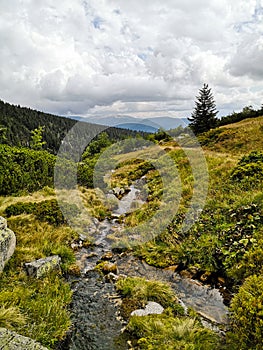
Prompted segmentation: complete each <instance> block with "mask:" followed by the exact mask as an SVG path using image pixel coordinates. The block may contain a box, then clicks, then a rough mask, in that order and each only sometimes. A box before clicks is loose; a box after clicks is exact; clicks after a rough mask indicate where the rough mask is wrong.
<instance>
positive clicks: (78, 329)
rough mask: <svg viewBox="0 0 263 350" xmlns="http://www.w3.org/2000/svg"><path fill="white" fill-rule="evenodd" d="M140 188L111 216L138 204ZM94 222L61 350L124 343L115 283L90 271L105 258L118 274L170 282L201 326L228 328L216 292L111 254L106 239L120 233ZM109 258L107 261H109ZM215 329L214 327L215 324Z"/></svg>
mask: <svg viewBox="0 0 263 350" xmlns="http://www.w3.org/2000/svg"><path fill="white" fill-rule="evenodd" d="M139 187H140V186H138V187H137V186H136V182H135V184H134V185H132V186H131V187H130V192H129V193H128V194H126V195H125V196H123V198H122V199H121V200H119V202H118V208H117V209H116V210H115V211H114V212H113V214H114V215H115V216H116V217H117V216H119V215H121V214H125V213H127V212H129V211H130V210H131V206H132V203H133V202H134V201H135V200H138V192H139V191H140V188H139ZM96 223H97V234H95V235H94V244H93V245H92V246H90V247H88V248H81V249H80V250H79V251H78V253H77V261H78V262H79V264H80V265H81V276H80V277H79V278H76V279H75V280H74V281H72V282H71V283H72V289H73V292H74V293H73V301H72V305H71V308H72V323H73V327H72V331H71V333H70V335H69V338H68V341H67V344H64V345H63V346H62V347H61V348H62V349H63V350H93V349H94V350H95V349H96V350H115V349H116V350H124V349H128V348H129V347H128V345H127V341H126V340H125V339H124V337H123V336H122V329H123V327H124V326H125V321H124V320H123V319H122V318H121V316H120V314H119V309H120V308H119V305H120V302H121V300H120V297H119V296H118V295H117V294H116V290H115V288H114V283H112V282H111V281H109V280H107V279H105V278H103V277H101V275H100V274H99V273H98V272H97V271H96V270H94V268H95V266H96V264H97V262H98V261H99V260H100V259H101V258H102V257H103V256H105V254H106V253H107V254H108V257H109V260H110V262H111V263H112V264H114V265H116V266H117V271H118V272H117V273H118V274H123V275H126V276H140V277H145V278H147V279H155V280H159V281H164V282H168V283H169V284H170V285H171V287H172V288H173V289H174V291H175V292H176V295H177V296H178V298H179V299H180V302H181V304H182V305H183V306H184V307H185V309H187V308H188V307H191V308H193V309H194V310H196V311H197V312H198V313H199V314H200V315H201V316H202V317H203V319H204V325H208V326H209V325H210V327H211V325H212V324H213V325H215V324H218V325H220V324H221V325H222V324H227V322H228V319H227V307H226V306H225V305H224V303H223V298H222V296H221V294H220V293H219V291H218V290H217V289H214V288H211V287H208V286H205V285H202V284H201V283H200V282H198V281H195V280H191V279H189V278H182V277H181V276H180V275H179V274H177V273H174V272H173V271H172V270H169V269H167V270H165V269H158V268H155V267H153V266H149V265H147V264H146V263H145V262H144V261H140V260H139V259H138V258H136V257H134V256H132V255H131V254H129V253H122V254H118V253H113V252H112V251H111V240H110V239H109V237H108V236H109V235H110V234H112V233H113V232H114V231H115V230H118V229H121V226H120V224H118V221H117V220H116V219H112V220H111V221H110V220H108V219H107V220H104V221H103V222H100V223H99V222H96ZM107 259H108V258H107ZM213 327H214V326H213Z"/></svg>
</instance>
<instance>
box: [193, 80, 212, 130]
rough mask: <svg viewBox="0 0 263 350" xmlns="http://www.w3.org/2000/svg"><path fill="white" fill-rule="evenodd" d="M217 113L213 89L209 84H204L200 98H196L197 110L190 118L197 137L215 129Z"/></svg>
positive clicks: (200, 91)
mask: <svg viewBox="0 0 263 350" xmlns="http://www.w3.org/2000/svg"><path fill="white" fill-rule="evenodd" d="M217 113H218V111H217V110H216V104H215V101H214V97H213V95H212V93H211V89H209V87H208V84H204V86H203V88H202V89H200V90H199V96H196V102H195V109H194V111H193V113H192V115H191V118H188V120H189V121H190V124H189V126H190V128H191V129H192V130H193V132H194V133H195V134H196V135H197V134H200V133H202V132H205V131H208V130H210V129H212V128H214V127H215V126H216V124H217V118H216V115H217Z"/></svg>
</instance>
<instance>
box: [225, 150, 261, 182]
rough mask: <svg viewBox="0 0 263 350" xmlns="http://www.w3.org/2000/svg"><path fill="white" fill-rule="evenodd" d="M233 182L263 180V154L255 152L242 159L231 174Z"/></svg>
mask: <svg viewBox="0 0 263 350" xmlns="http://www.w3.org/2000/svg"><path fill="white" fill-rule="evenodd" d="M231 178H232V180H243V179H248V178H250V179H252V181H255V180H263V153H262V152H259V151H253V152H251V153H250V154H249V155H247V156H244V157H242V158H241V159H240V161H239V162H238V164H237V166H236V167H235V168H234V169H233V171H232V174H231Z"/></svg>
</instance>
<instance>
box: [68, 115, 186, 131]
mask: <svg viewBox="0 0 263 350" xmlns="http://www.w3.org/2000/svg"><path fill="white" fill-rule="evenodd" d="M71 118H72V119H75V120H82V121H86V122H89V123H95V124H99V125H108V126H114V127H120V128H124V129H130V130H137V131H145V132H156V131H157V130H158V129H164V130H169V129H174V128H177V127H178V126H179V125H182V126H183V127H185V126H187V125H188V124H189V122H188V120H187V118H172V117H154V118H147V119H143V118H136V117H131V116H127V115H123V116H107V117H98V116H97V117H93V116H88V117H85V118H81V117H76V116H73V117H71Z"/></svg>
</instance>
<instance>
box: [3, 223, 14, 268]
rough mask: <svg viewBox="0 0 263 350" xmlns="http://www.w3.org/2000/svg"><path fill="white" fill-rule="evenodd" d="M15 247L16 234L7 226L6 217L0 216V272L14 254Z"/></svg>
mask: <svg viewBox="0 0 263 350" xmlns="http://www.w3.org/2000/svg"><path fill="white" fill-rule="evenodd" d="M15 247H16V236H15V234H14V232H13V231H11V230H10V229H9V228H7V222H6V219H5V218H3V217H2V216H0V273H1V272H2V271H3V269H4V267H5V265H6V263H7V262H8V260H9V259H10V258H11V256H12V255H13V254H14V251H15Z"/></svg>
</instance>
